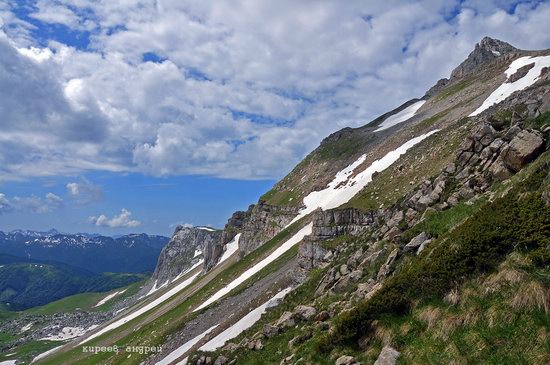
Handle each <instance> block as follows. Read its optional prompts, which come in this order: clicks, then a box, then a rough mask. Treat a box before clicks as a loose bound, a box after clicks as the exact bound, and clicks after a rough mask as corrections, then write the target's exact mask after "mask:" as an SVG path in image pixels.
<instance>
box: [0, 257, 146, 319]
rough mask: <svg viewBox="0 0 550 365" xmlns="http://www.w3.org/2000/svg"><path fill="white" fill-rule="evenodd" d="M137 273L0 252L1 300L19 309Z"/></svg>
mask: <svg viewBox="0 0 550 365" xmlns="http://www.w3.org/2000/svg"><path fill="white" fill-rule="evenodd" d="M142 279H143V276H141V275H136V274H115V273H102V274H95V273H93V272H90V271H86V270H84V269H80V268H77V267H73V266H69V265H66V264H62V263H58V262H52V261H47V262H44V261H35V260H28V259H20V258H18V257H14V256H8V255H0V303H2V304H3V305H6V306H7V307H9V308H10V309H11V310H12V311H20V310H24V309H27V308H30V307H35V306H39V305H43V304H47V303H50V302H53V301H55V300H57V299H61V298H64V297H67V296H69V295H73V294H78V293H85V292H105V291H109V290H112V289H115V288H119V287H123V286H126V285H129V284H131V283H133V282H136V281H140V280H142Z"/></svg>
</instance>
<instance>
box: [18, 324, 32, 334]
mask: <svg viewBox="0 0 550 365" xmlns="http://www.w3.org/2000/svg"><path fill="white" fill-rule="evenodd" d="M31 327H32V322H30V323H27V324H26V325H25V326H23V327H22V328H21V330H20V332H21V333H23V332H27V331H28V330H30V329H31Z"/></svg>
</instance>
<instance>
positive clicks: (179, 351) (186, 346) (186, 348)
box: [156, 325, 218, 365]
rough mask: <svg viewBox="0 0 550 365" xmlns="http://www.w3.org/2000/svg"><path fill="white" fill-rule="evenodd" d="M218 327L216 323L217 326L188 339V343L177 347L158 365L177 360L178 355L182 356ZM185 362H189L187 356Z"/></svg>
mask: <svg viewBox="0 0 550 365" xmlns="http://www.w3.org/2000/svg"><path fill="white" fill-rule="evenodd" d="M216 327H218V325H215V326H212V327H210V328H209V329H207V330H206V331H204V332H203V333H201V334H200V335H198V336H196V337H194V338H192V339H190V340H189V341H187V342H186V343H184V344H183V345H181V346H180V347H178V348H177V349H175V350H174V351H172V352H171V353H170V354H169V355H168V356H166V357H165V358H164V359H162V360H161V361H159V362H157V364H156V365H168V364H171V363H172V362H173V361H175V360H176V359H177V358H178V357H180V356H182V355H183V354H185V353H186V352H187V351H189V350H190V349H191V348H192V347H193V346H195V345H196V344H197V342H199V341H200V340H202V339H203V338H204V337H205V336H206V335H207V334H209V333H210V332H212V330H213V329H214V328H216ZM183 363H184V364H186V363H187V358H185V359H184V360H183Z"/></svg>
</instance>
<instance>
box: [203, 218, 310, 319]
mask: <svg viewBox="0 0 550 365" xmlns="http://www.w3.org/2000/svg"><path fill="white" fill-rule="evenodd" d="M312 227H313V223H309V224H308V225H307V226H305V227H303V228H302V229H300V230H299V231H298V232H296V234H294V236H292V237H290V238H289V239H288V240H287V241H286V242H285V243H283V244H282V245H280V246H279V247H277V249H276V250H275V251H273V252H272V253H271V254H270V255H269V256H267V257H266V258H265V259H263V260H262V261H260V262H258V263H257V264H256V265H254V266H252V267H251V268H249V269H248V270H246V271H245V272H243V273H242V274H241V275H240V276H239V277H237V278H236V279H235V280H233V281H232V282H230V283H229V284H227V285H226V286H225V287H223V288H221V289H220V290H218V291H217V292H216V293H215V294H214V295H212V296H211V297H210V298H208V299H207V300H206V301H204V302H203V303H202V304H201V305H200V306H198V307H197V308H196V309H195V310H194V311H193V312H196V311H198V310H201V309H203V308H205V307H207V306H209V305H210V304H212V303H214V302H216V301H217V300H218V299H220V298H222V297H223V296H225V295H226V294H228V293H229V292H230V291H231V290H233V289H235V288H236V287H238V286H239V285H241V284H242V283H244V282H245V281H246V280H248V279H250V278H251V277H252V276H254V274H256V273H257V272H259V271H260V270H262V269H263V268H264V267H266V266H267V265H269V264H270V263H272V262H273V261H275V260H276V259H277V258H279V257H280V256H281V255H283V254H284V253H285V252H287V251H288V250H290V249H291V248H292V247H293V246H294V245H296V244H297V243H299V242H300V241H301V240H302V239H303V238H304V237H305V236H307V235H308V234H311V231H312Z"/></svg>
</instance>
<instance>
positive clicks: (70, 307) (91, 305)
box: [22, 280, 144, 315]
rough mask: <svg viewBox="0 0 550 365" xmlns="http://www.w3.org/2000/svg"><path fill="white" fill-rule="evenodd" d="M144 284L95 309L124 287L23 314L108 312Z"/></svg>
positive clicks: (36, 308)
mask: <svg viewBox="0 0 550 365" xmlns="http://www.w3.org/2000/svg"><path fill="white" fill-rule="evenodd" d="M143 283H144V281H143V280H142V281H139V282H136V283H133V284H130V285H129V286H128V287H127V288H126V291H125V292H124V293H122V294H120V295H117V296H116V297H114V298H113V299H111V300H109V301H108V302H107V303H105V304H103V305H101V306H99V307H95V305H96V304H97V302H99V301H100V300H101V299H103V298H104V297H106V296H107V295H109V294H110V293H112V292H115V291H121V290H124V287H122V288H118V289H115V290H113V291H111V292H105V293H82V294H76V295H71V296H69V297H65V298H63V299H59V300H56V301H55V302H51V303H48V304H45V305H43V306H40V307H34V308H30V309H27V310H25V311H24V312H22V313H23V314H32V315H48V314H54V313H61V312H74V311H76V310H88V311H89V310H98V311H107V310H109V309H110V308H111V307H112V306H113V304H114V303H116V302H118V301H119V300H121V299H124V298H127V297H129V296H131V295H133V294H136V293H137V292H138V290H139V288H140V286H141V285H143Z"/></svg>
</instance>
